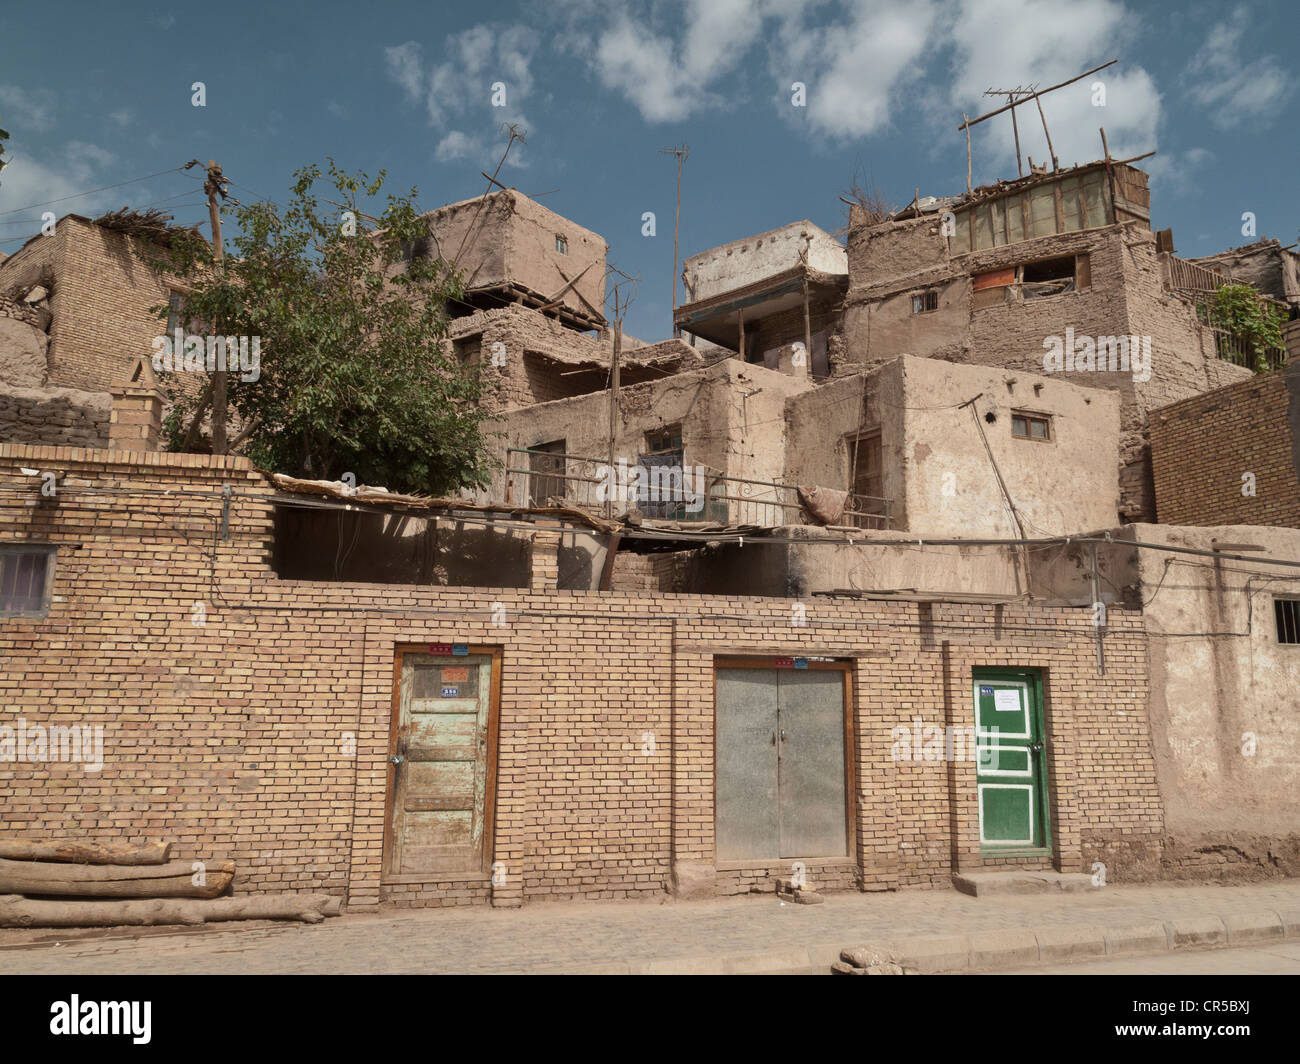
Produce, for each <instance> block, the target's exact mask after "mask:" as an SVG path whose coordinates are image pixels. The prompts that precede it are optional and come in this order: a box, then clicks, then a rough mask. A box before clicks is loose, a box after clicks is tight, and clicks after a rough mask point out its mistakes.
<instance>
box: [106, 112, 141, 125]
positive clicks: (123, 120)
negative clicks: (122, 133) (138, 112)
mask: <svg viewBox="0 0 1300 1064" xmlns="http://www.w3.org/2000/svg"><path fill="white" fill-rule="evenodd" d="M108 117H109V118H110V119H112V120H113V121H114V122H116V123H117V124H118V125H119V126H121V127H122V128H123V129H125V128H126V127H127V126H129V125H130V124H131V123H132V122H133V121H135V114H134V113H133V112H132V111H130V110H128V109H126V108H123V109H122V110H121V111H113V112H112V113H111V114H109V116H108Z"/></svg>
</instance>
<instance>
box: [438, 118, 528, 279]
mask: <svg viewBox="0 0 1300 1064" xmlns="http://www.w3.org/2000/svg"><path fill="white" fill-rule="evenodd" d="M501 132H502V133H508V134H509V135H510V139H509V140H507V141H506V150H505V151H503V152H502V153H501V161H500V162H499V163H497V168H496V169H495V170H493V171H492V176H491V177H488V187H487V188H486V189H485V190H484V192H483V195H482V196H481V197H480V198H479V201H478V209H477V210H475V211H474V217H473V218H472V219H470V223H469V225H468V226H467V227H466V229H465V235H464V236H463V237H461V240H460V247H458V248H457V249H456V257H455V258H454V259H452V260H451V265H452V269H455V268H456V266H458V265H459V264H460V256H461V252H463V251H464V250H465V243H466V241H468V240H469V235H470V233H472V232H473V231H474V225H475V223H477V222H478V216H479V214H480V213H481V212H482V210H483V204H484V203H486V202H487V198H488V196H490V195H491V194H492V186H493V185H500V184H501V182H500V181H498V180H497V174H499V173H501V167H503V166H505V164H506V156H507V155H509V154H510V149H511V148H512V147H513V146H514V143H515V141H519V143H520V144H527V143H528V141H526V140H525V139H524V135H523V134H522V133H520V132H519V126H518V125H516V124H515V123H514V122H507V123H505V124H504V125H502V127H501ZM479 173H483V171H481V170H480V171H479ZM483 176H484V177H487V174H483ZM502 187H504V186H502Z"/></svg>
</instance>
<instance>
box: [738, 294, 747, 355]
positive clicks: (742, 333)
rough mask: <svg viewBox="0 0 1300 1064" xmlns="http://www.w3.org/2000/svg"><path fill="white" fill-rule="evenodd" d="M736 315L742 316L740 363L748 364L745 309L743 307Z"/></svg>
mask: <svg viewBox="0 0 1300 1064" xmlns="http://www.w3.org/2000/svg"><path fill="white" fill-rule="evenodd" d="M736 313H737V314H739V315H740V361H742V362H746V361H748V359H746V358H745V308H744V307H741V308H740V309H739V310H738V311H736Z"/></svg>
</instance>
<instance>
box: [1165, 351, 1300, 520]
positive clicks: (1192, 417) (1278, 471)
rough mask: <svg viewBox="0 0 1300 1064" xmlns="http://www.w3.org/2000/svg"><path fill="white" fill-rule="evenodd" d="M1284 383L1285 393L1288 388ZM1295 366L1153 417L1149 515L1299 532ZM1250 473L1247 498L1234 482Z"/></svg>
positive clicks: (1299, 394) (1299, 378)
mask: <svg viewBox="0 0 1300 1064" xmlns="http://www.w3.org/2000/svg"><path fill="white" fill-rule="evenodd" d="M1288 383H1289V387H1288ZM1298 419H1300V364H1290V365H1289V366H1288V368H1287V369H1285V370H1275V371H1274V372H1272V373H1266V374H1262V375H1260V376H1255V377H1251V378H1250V379H1249V380H1245V381H1241V382H1239V383H1237V384H1230V385H1228V386H1227V387H1225V388H1220V389H1218V390H1217V391H1213V392H1208V393H1206V394H1205V395H1198V396H1195V397H1194V398H1191V399H1185V400H1183V401H1182V402H1180V403H1174V404H1172V405H1170V406H1166V407H1164V408H1162V409H1160V410H1157V411H1156V412H1155V413H1154V414H1153V415H1152V417H1151V463H1152V468H1153V473H1154V479H1155V491H1156V512H1157V516H1158V517H1159V520H1160V522H1161V523H1162V524H1167V525H1168V524H1172V525H1233V524H1242V525H1286V526H1288V527H1291V528H1300V476H1298V475H1297V454H1300V441H1298V440H1297V439H1296V435H1295V429H1294V426H1295V424H1296V423H1297V420H1298ZM1246 473H1253V474H1254V480H1255V482H1254V494H1253V495H1244V494H1242V492H1243V480H1242V477H1243V475H1244V474H1246Z"/></svg>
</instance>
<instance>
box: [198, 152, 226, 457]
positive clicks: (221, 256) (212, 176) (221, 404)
mask: <svg viewBox="0 0 1300 1064" xmlns="http://www.w3.org/2000/svg"><path fill="white" fill-rule="evenodd" d="M224 186H225V180H224V178H223V177H222V175H221V167H220V166H218V165H217V163H216V162H215V161H214V160H212V159H209V160H208V177H207V180H206V181H204V182H203V191H204V192H206V193H207V194H208V217H209V218H210V219H211V221H212V251H213V257H214V258H215V259H216V260H217V272H218V273H221V272H222V271H223V269H224V266H225V258H226V256H225V250H224V248H223V247H222V241H221V210H220V208H219V207H218V206H217V196H218V195H221V196H225V194H226V191H225V187H224ZM229 354H230V352H226V355H227V357H229ZM212 453H213V454H225V453H226V371H225V370H224V369H223V368H221V367H220V366H217V367H214V369H213V373H212Z"/></svg>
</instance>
